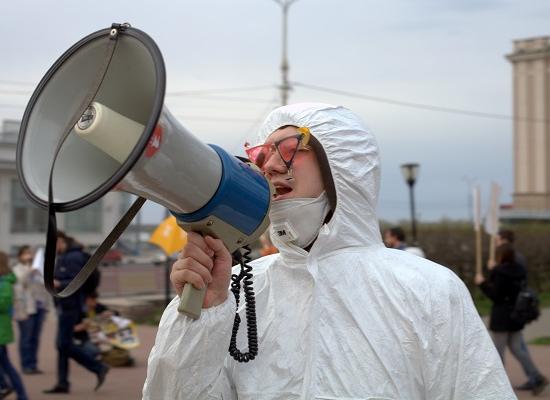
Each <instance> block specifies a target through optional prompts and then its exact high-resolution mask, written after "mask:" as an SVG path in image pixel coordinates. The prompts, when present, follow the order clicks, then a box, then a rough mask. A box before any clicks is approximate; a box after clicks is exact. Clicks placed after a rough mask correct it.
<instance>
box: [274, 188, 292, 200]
mask: <svg viewBox="0 0 550 400" xmlns="http://www.w3.org/2000/svg"><path fill="white" fill-rule="evenodd" d="M290 192H292V188H290V187H288V186H276V187H275V193H273V198H274V199H276V198H278V197H279V196H284V195H285V194H288V193H290Z"/></svg>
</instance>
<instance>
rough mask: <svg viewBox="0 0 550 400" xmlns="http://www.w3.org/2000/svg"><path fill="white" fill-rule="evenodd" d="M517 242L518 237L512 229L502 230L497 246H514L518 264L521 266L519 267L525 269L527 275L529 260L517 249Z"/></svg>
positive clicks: (498, 236)
mask: <svg viewBox="0 0 550 400" xmlns="http://www.w3.org/2000/svg"><path fill="white" fill-rule="evenodd" d="M515 241H516V235H515V233H514V231H512V230H510V229H500V230H499V231H498V233H497V240H496V245H497V246H500V245H501V244H504V243H509V244H511V245H512V246H514V253H515V255H516V256H515V259H516V263H517V264H519V266H521V267H523V269H524V270H525V273H527V260H526V259H525V256H524V255H523V254H521V253H520V252H519V251H518V250H517V249H516V248H515V244H514V243H515Z"/></svg>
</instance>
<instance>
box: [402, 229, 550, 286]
mask: <svg viewBox="0 0 550 400" xmlns="http://www.w3.org/2000/svg"><path fill="white" fill-rule="evenodd" d="M403 227H404V228H407V227H406V226H405V225H403ZM506 228H510V229H512V230H513V231H514V232H515V234H516V243H515V247H516V249H517V250H518V251H519V252H520V253H522V254H523V255H524V256H525V258H526V260H527V264H528V271H529V285H530V286H531V287H533V288H535V289H536V290H538V291H550V224H522V225H513V226H510V227H506ZM408 237H410V233H409V236H408ZM418 241H419V244H420V246H421V247H422V249H423V250H424V252H425V253H426V257H427V258H429V259H430V260H432V261H435V262H437V263H439V264H442V265H444V266H446V267H448V268H450V269H452V270H453V271H454V272H455V273H456V274H457V275H458V276H459V277H460V278H461V279H462V280H463V281H464V282H465V283H466V284H467V285H468V287H469V288H470V289H472V288H473V286H474V284H473V280H474V274H475V235H474V231H473V228H472V225H471V224H466V223H457V222H440V223H434V224H422V225H420V227H419V229H418ZM488 253H489V237H488V236H487V235H486V234H485V233H484V234H483V265H484V268H485V265H486V264H487V259H488Z"/></svg>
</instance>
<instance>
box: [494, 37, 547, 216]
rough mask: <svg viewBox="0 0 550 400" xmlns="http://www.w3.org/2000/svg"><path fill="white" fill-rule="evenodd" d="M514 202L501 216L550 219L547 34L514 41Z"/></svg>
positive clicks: (509, 56)
mask: <svg viewBox="0 0 550 400" xmlns="http://www.w3.org/2000/svg"><path fill="white" fill-rule="evenodd" d="M507 58H508V60H509V61H510V62H511V63H512V66H513V93H514V99H513V101H514V117H515V118H514V147H513V148H514V175H515V176H514V194H513V199H514V204H513V207H511V208H507V209H504V210H503V213H502V214H503V215H502V216H503V218H505V219H546V220H550V36H544V37H536V38H530V39H521V40H515V41H514V52H513V53H512V54H509V55H508V56H507Z"/></svg>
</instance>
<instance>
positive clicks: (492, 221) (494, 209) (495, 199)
mask: <svg viewBox="0 0 550 400" xmlns="http://www.w3.org/2000/svg"><path fill="white" fill-rule="evenodd" d="M500 192H501V188H500V186H499V185H498V184H497V183H495V182H492V183H491V198H490V201H489V210H488V211H487V216H486V217H485V232H487V234H488V235H491V236H495V235H496V234H497V233H498V228H499V211H500V202H499V198H500Z"/></svg>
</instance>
